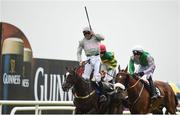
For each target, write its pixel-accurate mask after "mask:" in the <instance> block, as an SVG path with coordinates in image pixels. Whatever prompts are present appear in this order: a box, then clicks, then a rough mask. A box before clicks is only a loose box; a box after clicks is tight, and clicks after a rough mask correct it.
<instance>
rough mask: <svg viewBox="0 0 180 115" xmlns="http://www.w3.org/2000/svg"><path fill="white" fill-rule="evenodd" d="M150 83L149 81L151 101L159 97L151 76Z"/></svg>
mask: <svg viewBox="0 0 180 115" xmlns="http://www.w3.org/2000/svg"><path fill="white" fill-rule="evenodd" d="M148 81H149V84H150V88H151V99H156V98H157V97H158V94H157V92H156V88H155V86H154V83H153V81H152V77H151V76H150V77H149V79H148Z"/></svg>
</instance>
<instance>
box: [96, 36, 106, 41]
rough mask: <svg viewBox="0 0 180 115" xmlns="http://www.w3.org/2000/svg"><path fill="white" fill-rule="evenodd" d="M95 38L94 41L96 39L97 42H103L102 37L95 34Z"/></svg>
mask: <svg viewBox="0 0 180 115" xmlns="http://www.w3.org/2000/svg"><path fill="white" fill-rule="evenodd" d="M95 37H96V39H97V40H98V41H102V40H104V37H103V36H102V35H100V34H95Z"/></svg>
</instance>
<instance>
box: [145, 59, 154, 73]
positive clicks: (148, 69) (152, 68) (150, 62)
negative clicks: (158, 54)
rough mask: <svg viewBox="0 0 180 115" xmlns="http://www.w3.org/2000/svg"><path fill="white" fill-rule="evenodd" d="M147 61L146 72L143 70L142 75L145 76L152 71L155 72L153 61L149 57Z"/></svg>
mask: <svg viewBox="0 0 180 115" xmlns="http://www.w3.org/2000/svg"><path fill="white" fill-rule="evenodd" d="M147 60H148V65H149V68H147V69H146V70H144V73H145V74H149V73H152V72H153V71H154V70H155V67H156V66H155V63H154V59H153V58H152V57H151V56H148V57H147Z"/></svg>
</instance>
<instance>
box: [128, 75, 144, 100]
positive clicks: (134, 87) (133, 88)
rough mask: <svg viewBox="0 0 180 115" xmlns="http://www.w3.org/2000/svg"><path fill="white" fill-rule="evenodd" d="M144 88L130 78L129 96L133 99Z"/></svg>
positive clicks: (136, 80)
mask: <svg viewBox="0 0 180 115" xmlns="http://www.w3.org/2000/svg"><path fill="white" fill-rule="evenodd" d="M141 88H142V83H141V82H140V81H138V79H135V78H131V77H130V78H129V85H128V94H129V96H132V97H133V98H134V97H135V96H137V95H139V92H140V90H141Z"/></svg>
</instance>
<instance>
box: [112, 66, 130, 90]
mask: <svg viewBox="0 0 180 115" xmlns="http://www.w3.org/2000/svg"><path fill="white" fill-rule="evenodd" d="M127 68H128V66H127V67H126V69H125V70H123V69H121V68H120V66H119V67H118V70H119V72H118V73H117V75H116V78H115V82H116V83H121V84H123V85H124V86H125V87H126V88H127V85H128V80H129V76H130V75H129V74H128V72H127Z"/></svg>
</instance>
